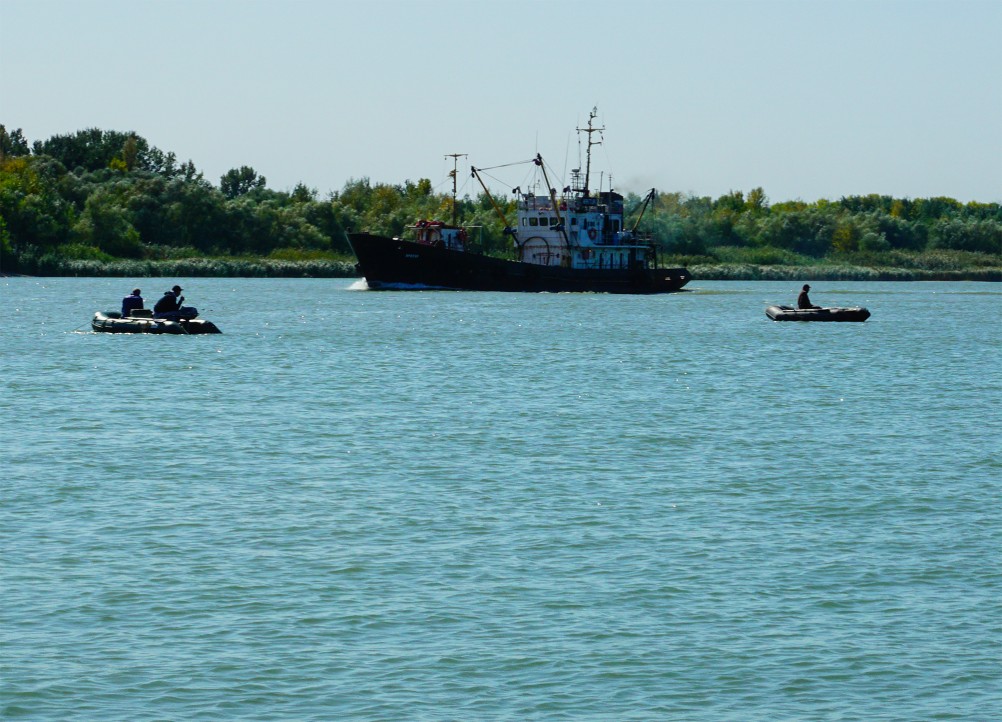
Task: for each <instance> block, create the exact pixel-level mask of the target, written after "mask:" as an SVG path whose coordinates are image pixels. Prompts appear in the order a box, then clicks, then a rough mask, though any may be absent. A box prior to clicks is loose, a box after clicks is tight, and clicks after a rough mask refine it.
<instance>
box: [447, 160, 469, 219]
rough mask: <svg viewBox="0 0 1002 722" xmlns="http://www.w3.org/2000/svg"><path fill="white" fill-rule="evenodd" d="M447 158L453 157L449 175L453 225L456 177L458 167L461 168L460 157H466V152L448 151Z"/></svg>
mask: <svg viewBox="0 0 1002 722" xmlns="http://www.w3.org/2000/svg"><path fill="white" fill-rule="evenodd" d="M445 157H446V158H452V170H451V171H450V172H449V175H450V176H452V225H456V220H457V217H456V215H457V214H456V178H457V177H458V173H457V169H458V168H459V159H460V158H465V157H466V153H447V154H446V156H445Z"/></svg>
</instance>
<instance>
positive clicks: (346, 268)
mask: <svg viewBox="0 0 1002 722" xmlns="http://www.w3.org/2000/svg"><path fill="white" fill-rule="evenodd" d="M660 263H661V265H662V266H685V267H686V268H688V269H689V271H690V272H691V273H692V276H693V279H695V280H704V281H755V280H758V281H809V280H818V281H821V280H824V281H995V282H999V281H1002V255H996V254H988V253H974V252H968V251H942V250H937V251H924V252H908V251H888V252H884V253H878V254H873V253H871V254H863V253H855V254H840V255H832V256H828V257H825V258H823V259H816V258H811V257H809V256H803V255H799V254H795V253H791V252H788V251H778V250H776V249H743V248H719V249H715V252H714V253H713V254H712V255H709V254H708V255H698V256H680V255H674V256H670V255H662V256H661V258H660ZM2 270H3V269H0V271H2ZM26 275H36V276H78V277H99V276H110V277H119V278H126V277H127V278H241V277H243V278H355V277H357V276H358V273H357V271H356V270H355V259H354V258H352V257H345V256H343V255H335V254H320V253H312V254H309V255H308V256H307V254H296V253H284V254H278V255H277V257H276V256H275V255H273V256H269V257H262V258H255V257H197V256H192V257H187V258H170V259H155V260H133V259H114V258H65V257H61V256H58V255H56V254H47V255H45V256H43V257H41V258H39V259H38V261H37V263H35V264H34V266H33V268H31V270H30V272H29V273H27V274H26Z"/></svg>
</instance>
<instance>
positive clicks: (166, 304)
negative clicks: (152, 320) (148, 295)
mask: <svg viewBox="0 0 1002 722" xmlns="http://www.w3.org/2000/svg"><path fill="white" fill-rule="evenodd" d="M182 290H184V289H182V288H181V287H180V286H174V288H172V289H171V290H169V291H164V295H163V297H161V299H160V300H159V301H157V303H156V305H155V306H154V307H153V313H155V314H156V313H171V312H172V311H180V310H181V304H182V303H184V296H182V295H181V291H182Z"/></svg>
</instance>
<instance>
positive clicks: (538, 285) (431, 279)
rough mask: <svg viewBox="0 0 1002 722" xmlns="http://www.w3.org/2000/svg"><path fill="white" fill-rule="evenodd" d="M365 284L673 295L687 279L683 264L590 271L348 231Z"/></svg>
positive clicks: (380, 286)
mask: <svg viewBox="0 0 1002 722" xmlns="http://www.w3.org/2000/svg"><path fill="white" fill-rule="evenodd" d="M348 242H349V243H350V244H351V247H352V250H353V251H354V252H355V256H356V258H358V269H359V272H360V273H361V274H362V275H363V276H365V280H366V283H367V284H368V286H369V288H371V289H376V290H383V289H402V288H438V289H450V290H464V291H522V292H550V293H564V292H592V293H636V294H641V293H672V292H674V291H678V290H680V289H681V288H682V287H683V286H685V284H686V283H688V282H689V279H690V275H689V272H688V271H687V270H686V269H684V268H658V269H644V268H638V269H630V270H627V269H608V268H606V269H591V268H561V267H558V266H540V265H536V264H532V263H522V262H520V261H508V260H505V259H503V258H493V257H491V256H484V255H480V254H476V253H468V252H463V251H455V250H450V249H447V248H437V247H435V246H429V245H426V244H421V243H414V242H412V241H406V240H402V239H400V238H387V237H386V236H379V235H375V234H371V233H350V234H348Z"/></svg>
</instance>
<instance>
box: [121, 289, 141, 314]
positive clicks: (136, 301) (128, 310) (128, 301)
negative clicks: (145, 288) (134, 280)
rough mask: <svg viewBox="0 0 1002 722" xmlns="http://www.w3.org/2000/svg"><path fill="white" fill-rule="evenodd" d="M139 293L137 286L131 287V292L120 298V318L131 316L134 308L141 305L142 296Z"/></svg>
mask: <svg viewBox="0 0 1002 722" xmlns="http://www.w3.org/2000/svg"><path fill="white" fill-rule="evenodd" d="M140 294H142V291H140V290H139V289H138V288H133V289H132V294H131V295H128V296H126V297H125V298H123V299H122V318H126V317H128V316H131V315H132V312H133V311H134V310H136V309H137V308H142V307H143V297H142V295H140Z"/></svg>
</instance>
